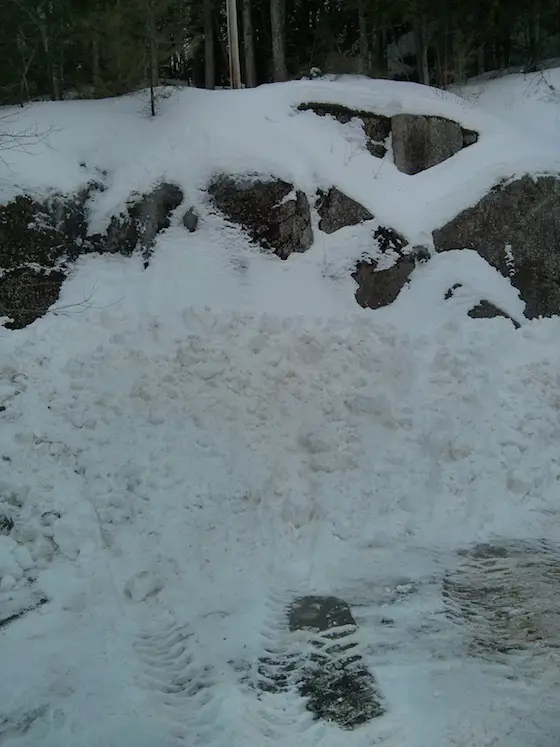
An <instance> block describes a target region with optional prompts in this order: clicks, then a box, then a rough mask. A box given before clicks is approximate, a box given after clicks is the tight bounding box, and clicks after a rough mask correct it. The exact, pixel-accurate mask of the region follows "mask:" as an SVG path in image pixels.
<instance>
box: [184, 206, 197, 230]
mask: <svg viewBox="0 0 560 747" xmlns="http://www.w3.org/2000/svg"><path fill="white" fill-rule="evenodd" d="M183 225H184V226H185V228H186V229H187V231H188V232H189V233H194V232H195V231H196V229H197V228H198V215H197V213H196V211H195V209H194V208H192V207H190V208H189V209H188V210H187V212H186V213H185V214H184V215H183Z"/></svg>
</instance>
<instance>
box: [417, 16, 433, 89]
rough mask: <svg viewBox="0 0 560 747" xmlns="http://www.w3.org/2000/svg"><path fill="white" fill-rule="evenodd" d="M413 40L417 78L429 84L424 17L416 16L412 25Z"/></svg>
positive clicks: (426, 35)
mask: <svg viewBox="0 0 560 747" xmlns="http://www.w3.org/2000/svg"><path fill="white" fill-rule="evenodd" d="M414 40H415V44H416V64H417V69H418V80H419V81H420V83H424V85H426V86H429V85H430V69H429V67H428V33H427V29H426V19H425V18H424V17H420V18H417V19H416V20H415V26H414Z"/></svg>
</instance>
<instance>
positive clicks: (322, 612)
mask: <svg viewBox="0 0 560 747" xmlns="http://www.w3.org/2000/svg"><path fill="white" fill-rule="evenodd" d="M284 614H286V612H285V610H284ZM285 627H286V631H287V634H288V640H289V638H291V640H290V641H289V642H288V643H286V644H285V645H284V647H283V648H282V646H273V645H270V646H269V647H268V649H267V654H266V655H265V656H264V657H262V658H261V660H260V664H259V669H258V671H259V675H260V683H259V684H260V688H261V690H266V691H269V692H287V691H289V690H290V689H293V688H296V689H297V691H298V692H299V694H300V695H301V696H303V697H304V698H305V699H306V701H307V709H308V710H309V711H310V712H311V713H313V714H314V716H315V718H318V719H323V720H325V721H329V722H334V723H336V724H337V725H338V726H339V727H341V728H343V729H354V728H356V727H358V726H360V725H362V724H364V723H366V722H367V721H370V720H372V719H373V718H376V717H377V716H381V715H382V714H383V713H384V710H385V709H384V707H383V705H382V703H381V697H380V694H379V690H378V687H377V684H376V681H375V678H374V677H373V675H372V674H371V672H370V671H369V670H368V669H367V667H366V665H365V663H364V660H363V658H362V655H361V652H360V648H359V644H358V642H357V640H356V637H355V633H356V631H357V625H356V622H355V620H354V617H353V616H352V613H351V611H350V608H349V606H348V604H347V603H346V602H344V601H343V600H341V599H338V598H336V597H325V596H307V597H301V598H298V599H296V600H295V601H292V602H291V604H289V605H288V612H287V620H286V625H285Z"/></svg>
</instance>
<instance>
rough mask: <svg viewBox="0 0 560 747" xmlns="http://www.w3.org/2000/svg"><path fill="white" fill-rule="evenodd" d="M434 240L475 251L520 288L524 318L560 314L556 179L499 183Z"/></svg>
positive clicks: (559, 184) (559, 191)
mask: <svg viewBox="0 0 560 747" xmlns="http://www.w3.org/2000/svg"><path fill="white" fill-rule="evenodd" d="M434 244H435V247H436V249H437V250H439V251H444V250H447V249H475V250H476V251H477V252H478V253H479V254H480V256H481V257H483V258H484V259H485V260H486V261H487V262H489V263H490V264H491V265H493V266H494V267H496V268H497V269H498V270H499V271H500V272H501V273H502V274H503V275H504V276H505V277H508V278H509V279H510V280H511V283H512V284H513V285H514V286H515V287H516V288H517V289H518V290H519V292H520V295H521V298H522V299H523V300H524V301H525V304H526V309H525V314H526V316H527V317H528V318H534V317H537V316H552V315H555V314H560V177H557V176H542V177H538V178H533V177H531V176H524V177H523V178H521V179H517V180H515V181H513V182H509V183H507V182H506V183H503V184H500V185H498V186H497V187H495V188H494V189H492V190H491V191H490V192H489V193H488V194H487V195H486V196H485V197H484V198H483V199H482V200H481V201H480V202H479V203H478V204H477V205H475V206H474V207H471V208H468V209H467V210H465V211H463V212H462V213H460V215H458V216H457V217H456V218H454V219H453V220H452V221H450V222H449V223H448V224H447V225H446V226H444V227H443V228H441V229H439V230H438V231H435V233H434Z"/></svg>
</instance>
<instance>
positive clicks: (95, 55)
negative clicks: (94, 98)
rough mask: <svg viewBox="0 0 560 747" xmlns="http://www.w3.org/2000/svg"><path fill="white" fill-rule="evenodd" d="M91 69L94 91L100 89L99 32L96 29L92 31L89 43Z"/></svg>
mask: <svg viewBox="0 0 560 747" xmlns="http://www.w3.org/2000/svg"><path fill="white" fill-rule="evenodd" d="M91 55H92V60H91V62H92V70H93V87H94V88H95V91H96V93H97V92H98V91H99V90H100V89H101V64H100V58H99V34H98V32H97V29H96V30H95V31H94V32H93V40H92V43H91Z"/></svg>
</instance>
